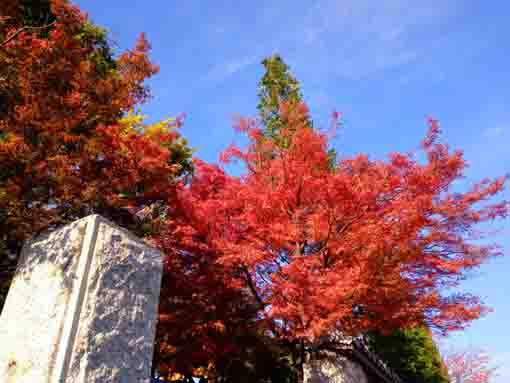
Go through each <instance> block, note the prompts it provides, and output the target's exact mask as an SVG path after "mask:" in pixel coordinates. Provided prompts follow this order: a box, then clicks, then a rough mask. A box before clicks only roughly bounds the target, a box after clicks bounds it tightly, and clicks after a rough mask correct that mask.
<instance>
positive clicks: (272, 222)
mask: <svg viewBox="0 0 510 383" xmlns="http://www.w3.org/2000/svg"><path fill="white" fill-rule="evenodd" d="M305 111H306V107H305V106H304V105H302V108H301V111H299V110H298V109H296V111H295V112H294V113H303V112H305ZM283 115H284V116H285V119H286V121H287V123H288V124H289V125H292V124H294V123H295V122H296V121H302V118H301V116H299V115H296V114H290V115H289V114H285V109H284V111H283ZM430 125H431V126H430V131H429V134H428V136H427V137H426V139H425V140H424V141H423V144H422V147H423V150H424V151H425V153H426V154H427V158H428V161H427V163H425V164H419V163H418V162H417V161H416V160H414V159H413V156H412V154H401V153H393V154H391V155H390V157H389V160H388V161H373V160H370V159H369V158H368V157H367V156H366V155H358V156H356V157H354V158H345V159H343V160H341V161H340V162H339V163H338V166H337V169H335V171H334V172H331V171H330V169H329V168H328V162H327V160H328V157H327V150H326V138H325V136H324V135H322V134H319V133H318V132H316V131H314V130H311V129H293V130H294V131H296V132H297V133H295V135H294V136H293V140H292V144H291V146H290V148H289V149H287V150H282V151H280V155H279V156H278V157H276V158H274V159H270V160H266V161H263V160H262V158H261V157H260V151H259V149H258V148H259V147H260V145H259V144H258V142H259V140H260V135H261V134H260V130H259V129H257V128H256V127H255V126H253V124H252V123H250V122H249V121H247V120H243V121H241V124H240V126H239V128H240V129H241V130H242V131H244V132H246V133H247V134H248V135H249V137H250V138H251V139H252V144H251V145H250V146H249V147H248V148H247V149H246V150H241V149H240V148H237V147H230V148H229V149H227V151H226V152H225V153H224V156H223V160H224V161H229V160H231V159H234V158H237V159H240V160H241V161H243V162H244V164H245V165H246V167H247V169H248V174H247V175H246V176H245V177H241V178H236V177H230V176H228V175H226V174H225V173H224V172H223V171H222V170H220V169H219V168H218V167H214V166H211V165H207V164H204V163H198V164H197V174H196V176H195V178H194V179H193V181H192V183H191V186H190V187H189V188H188V189H185V190H183V191H182V192H181V197H180V198H182V199H183V200H184V201H185V203H186V204H187V206H188V208H189V209H190V210H193V211H194V213H193V215H194V217H195V221H196V225H195V227H194V230H197V231H198V233H199V235H200V237H201V238H202V240H203V242H204V243H205V244H207V246H210V247H211V249H213V250H214V251H215V252H216V253H217V254H218V260H217V262H218V263H219V264H221V265H222V266H223V267H225V268H226V269H227V270H229V272H228V273H227V274H226V276H225V280H227V281H228V283H229V284H230V285H231V286H233V287H237V288H240V287H244V288H247V289H249V290H250V291H251V292H252V294H253V297H254V299H256V300H257V301H258V302H259V304H260V314H261V316H262V317H263V318H264V320H266V321H269V322H271V323H273V324H274V326H275V328H274V330H275V331H276V332H277V333H278V334H279V335H281V336H283V337H296V336H297V337H309V338H313V337H317V336H319V335H321V334H323V333H325V332H327V331H330V330H331V329H332V328H338V329H341V330H342V331H343V332H345V333H349V334H356V333H359V332H360V331H364V330H367V329H370V328H380V329H384V328H391V327H393V326H403V325H412V324H417V323H421V322H423V321H425V322H427V323H428V324H429V325H430V326H432V327H434V328H436V329H438V330H441V331H442V332H448V331H451V330H455V329H461V328H463V327H464V326H465V324H466V323H468V322H469V321H471V320H472V319H475V318H477V317H479V316H480V315H481V314H483V313H484V312H485V308H484V306H483V305H482V304H481V303H480V301H479V300H478V299H477V298H476V297H473V296H470V295H462V294H454V295H444V291H445V288H447V287H454V286H457V283H458V281H459V279H460V278H461V277H462V276H463V275H464V273H465V272H466V271H468V270H470V269H472V268H474V267H476V266H478V265H480V264H481V263H482V262H484V261H485V260H486V259H487V258H488V257H490V256H493V255H497V254H499V253H498V251H497V248H495V247H492V246H482V245H474V244H472V243H470V242H469V240H470V238H474V236H476V235H478V233H476V232H475V231H474V225H475V224H478V223H481V222H485V221H488V220H492V219H494V218H498V217H505V216H506V215H507V214H508V207H509V206H508V203H507V202H505V201H504V202H498V203H492V204H486V205H485V206H478V203H479V202H483V201H485V200H487V199H488V198H490V197H492V196H494V195H496V194H497V193H498V192H499V191H501V190H502V189H503V187H504V182H505V179H504V178H499V179H496V180H484V181H482V182H480V183H478V184H476V185H474V186H473V187H472V189H471V190H470V191H468V192H465V193H451V192H448V190H449V188H450V186H451V184H452V183H453V182H454V181H455V180H456V179H458V178H459V177H460V176H461V175H462V171H463V170H464V168H465V166H466V163H465V161H464V159H463V158H462V153H461V152H460V151H455V152H450V151H449V149H448V147H447V146H446V145H445V144H441V143H437V142H436V140H437V134H438V125H437V122H436V121H434V120H430ZM255 142H256V143H255ZM266 145H267V146H269V147H270V146H271V145H273V143H272V142H271V141H270V140H267V141H266ZM273 149H274V150H276V151H277V150H278V148H273ZM195 221H189V222H192V223H194V222H195Z"/></svg>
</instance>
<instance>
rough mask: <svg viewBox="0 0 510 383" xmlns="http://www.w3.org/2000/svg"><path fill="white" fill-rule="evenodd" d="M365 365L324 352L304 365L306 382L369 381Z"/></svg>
mask: <svg viewBox="0 0 510 383" xmlns="http://www.w3.org/2000/svg"><path fill="white" fill-rule="evenodd" d="M368 381H369V380H368V376H367V374H366V373H365V371H364V370H363V367H361V365H359V364H358V363H356V362H355V361H354V360H351V359H349V358H347V357H345V356H342V355H337V354H335V353H333V352H331V353H329V352H326V351H325V352H322V354H321V355H320V356H319V357H317V358H315V359H312V360H308V361H307V362H306V363H305V365H304V383H368Z"/></svg>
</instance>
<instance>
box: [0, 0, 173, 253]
mask: <svg viewBox="0 0 510 383" xmlns="http://www.w3.org/2000/svg"><path fill="white" fill-rule="evenodd" d="M51 12H52V14H53V15H54V18H55V21H54V22H53V23H52V24H51V25H49V26H47V27H46V28H43V29H35V30H34V29H23V28H24V27H23V25H19V24H16V23H14V24H13V22H10V21H9V20H11V19H6V20H7V21H5V23H4V24H2V28H3V29H2V35H3V36H4V43H2V50H1V52H0V58H1V60H2V63H1V67H2V71H3V72H4V73H3V75H4V77H3V78H4V79H5V82H4V83H2V85H3V86H2V88H1V89H0V92H1V94H2V101H3V105H2V106H3V108H2V111H1V112H0V132H1V134H2V138H1V140H0V165H1V173H0V212H1V217H0V228H1V230H2V233H3V234H4V236H5V237H6V238H4V239H5V240H6V242H7V243H8V246H9V247H10V248H11V249H15V248H16V247H19V246H18V245H19V243H20V242H21V241H22V240H24V239H25V238H27V237H28V236H30V235H32V234H33V233H37V232H39V231H41V230H44V229H46V228H48V227H50V226H52V225H56V224H62V223H65V222H66V221H68V220H70V219H74V218H76V217H79V216H82V215H84V214H87V213H90V212H97V213H100V214H104V215H106V216H109V217H110V218H112V219H114V220H115V221H118V222H121V223H124V224H128V223H129V222H130V221H132V219H130V218H129V217H130V216H132V214H131V213H130V212H129V211H128V209H129V208H131V209H134V208H139V207H143V206H145V205H148V204H150V203H151V202H153V201H157V200H163V201H166V200H167V199H168V198H169V197H170V196H171V194H172V180H173V178H175V176H177V175H178V174H180V172H181V168H180V167H179V164H178V163H176V162H174V161H173V160H172V151H171V150H170V149H169V147H170V146H171V144H172V143H173V142H174V141H175V140H176V139H177V134H176V132H175V131H172V130H171V129H166V130H163V129H162V130H160V131H159V132H155V133H153V134H152V135H147V134H142V132H139V131H136V130H133V129H131V130H129V131H127V130H126V126H122V125H121V124H120V122H119V120H120V118H121V117H122V116H123V115H124V114H125V113H126V112H127V111H128V110H130V109H132V108H133V107H134V106H135V105H137V104H138V103H140V102H143V101H145V100H146V99H147V97H148V90H147V88H146V87H145V86H144V85H143V81H144V79H146V78H147V77H149V76H151V75H153V74H155V73H156V72H157V70H158V68H157V66H156V65H154V64H152V63H151V62H150V60H149V58H148V56H147V54H148V52H149V49H150V46H149V43H148V42H147V40H146V39H145V37H144V35H143V34H142V35H140V38H139V40H138V41H137V43H136V45H135V47H134V48H133V49H132V50H129V51H126V52H124V53H122V54H120V55H119V56H118V58H113V57H112V56H111V52H109V51H107V50H105V49H106V48H105V47H104V36H103V35H102V33H101V30H100V29H98V28H96V27H94V26H93V25H92V24H90V22H89V21H88V20H87V18H86V16H85V15H84V14H82V13H81V12H80V11H79V10H78V8H77V7H75V6H73V5H70V4H69V3H68V2H67V1H61V0H55V1H52V2H51ZM12 20H17V19H16V18H14V17H13V18H12ZM21 21H22V20H21ZM12 36H15V38H11V37H12ZM172 124H173V125H174V126H176V125H178V122H177V121H174V122H173V123H172ZM172 124H170V123H169V124H168V125H172Z"/></svg>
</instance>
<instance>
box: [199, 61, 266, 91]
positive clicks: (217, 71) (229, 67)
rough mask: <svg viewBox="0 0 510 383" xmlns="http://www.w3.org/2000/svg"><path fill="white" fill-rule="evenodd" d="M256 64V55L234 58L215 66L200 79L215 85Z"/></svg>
mask: <svg viewBox="0 0 510 383" xmlns="http://www.w3.org/2000/svg"><path fill="white" fill-rule="evenodd" d="M256 62H257V56H256V55H252V54H250V55H247V56H241V57H234V58H231V59H229V60H226V61H223V62H219V63H217V64H215V65H214V66H213V67H212V68H211V69H210V70H209V71H208V72H207V73H206V75H205V76H204V77H203V78H202V82H206V83H207V84H209V85H211V84H217V83H220V82H222V81H224V80H226V79H227V78H229V77H231V76H233V75H235V74H236V73H238V72H240V71H242V70H243V69H245V68H247V67H248V66H250V65H252V64H255V63H256Z"/></svg>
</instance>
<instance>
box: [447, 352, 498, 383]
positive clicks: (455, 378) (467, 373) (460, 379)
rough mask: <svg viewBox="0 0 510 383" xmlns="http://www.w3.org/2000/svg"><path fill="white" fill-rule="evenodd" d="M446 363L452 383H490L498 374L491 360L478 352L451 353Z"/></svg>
mask: <svg viewBox="0 0 510 383" xmlns="http://www.w3.org/2000/svg"><path fill="white" fill-rule="evenodd" d="M444 362H445V365H446V368H447V369H448V375H449V377H450V382H451V383H490V381H491V378H492V377H495V376H496V372H497V368H496V367H494V366H491V364H492V363H491V362H492V361H491V358H490V357H489V356H488V355H487V354H486V353H484V352H482V351H477V350H464V351H452V352H449V353H448V354H446V356H445V358H444Z"/></svg>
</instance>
